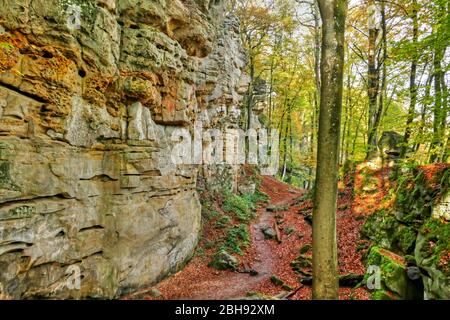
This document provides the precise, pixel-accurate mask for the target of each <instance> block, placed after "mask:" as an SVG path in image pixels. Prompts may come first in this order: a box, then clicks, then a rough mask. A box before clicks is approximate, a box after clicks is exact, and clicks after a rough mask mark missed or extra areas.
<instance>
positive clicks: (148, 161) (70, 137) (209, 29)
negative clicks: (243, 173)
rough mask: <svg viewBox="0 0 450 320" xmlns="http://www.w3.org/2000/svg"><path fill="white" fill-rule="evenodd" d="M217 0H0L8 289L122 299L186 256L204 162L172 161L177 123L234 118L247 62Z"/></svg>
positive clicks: (2, 223)
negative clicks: (76, 281)
mask: <svg viewBox="0 0 450 320" xmlns="http://www.w3.org/2000/svg"><path fill="white" fill-rule="evenodd" d="M77 8H79V9H81V11H80V12H79V16H77V11H76V9H77ZM74 10H75V11H74ZM222 11H223V10H222V4H221V1H217V0H214V1H209V0H195V1H194V0H145V1H138V0H116V1H114V0H96V1H87V0H86V1H84V0H45V1H44V0H16V1H9V0H0V298H4V299H8V298H33V297H45V298H88V297H90V298H114V297H118V296H119V295H120V294H123V293H126V292H129V291H130V290H134V289H136V288H138V287H141V286H146V285H150V284H153V283H155V282H157V281H158V280H160V279H161V278H163V277H164V276H166V275H167V274H169V273H171V272H174V271H175V270H177V269H179V268H180V267H181V266H182V265H183V263H184V262H185V261H186V260H187V259H188V258H189V257H190V255H191V254H192V251H193V249H194V248H195V246H196V244H197V240H198V236H199V232H200V225H201V213H200V212H201V210H200V204H199V200H198V195H197V191H196V183H197V175H198V168H197V167H195V166H191V165H174V164H173V162H172V161H171V158H170V157H171V152H170V150H171V147H172V146H173V144H174V143H175V142H176V141H173V139H172V132H174V130H175V129H177V128H187V129H188V130H190V131H192V130H193V123H194V121H195V120H196V119H198V118H199V117H200V116H201V115H204V114H207V115H208V121H207V125H208V126H209V127H211V126H214V125H216V124H217V123H218V122H220V123H221V124H220V125H219V128H223V127H227V126H228V125H229V124H230V125H231V126H232V127H233V126H236V125H237V120H236V119H237V116H236V110H237V109H238V108H239V104H240V101H241V100H242V94H243V92H244V91H245V89H246V81H245V77H244V76H243V74H242V70H243V68H244V65H245V61H244V60H245V59H244V55H243V54H242V49H241V48H240V43H239V36H238V29H239V28H238V24H237V22H236V21H235V20H234V19H233V18H232V17H226V16H225V15H224V14H222V13H221V12H222ZM78 17H79V18H80V19H79V22H80V24H79V25H77V18H78ZM205 110H207V111H206V113H205ZM74 267H75V268H74ZM76 270H79V271H80V277H81V281H80V285H81V286H80V287H79V288H78V287H76V286H75V287H71V286H70V285H68V279H69V278H70V277H72V276H73V274H74V272H75V271H76Z"/></svg>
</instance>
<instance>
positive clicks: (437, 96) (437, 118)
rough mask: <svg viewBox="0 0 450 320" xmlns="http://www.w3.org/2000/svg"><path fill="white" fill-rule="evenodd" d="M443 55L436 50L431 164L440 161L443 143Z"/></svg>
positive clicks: (438, 49)
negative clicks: (439, 155) (440, 147)
mask: <svg viewBox="0 0 450 320" xmlns="http://www.w3.org/2000/svg"><path fill="white" fill-rule="evenodd" d="M442 58H443V53H441V50H440V48H436V50H435V53H434V62H433V64H434V110H433V111H434V112H433V113H434V120H433V141H432V143H431V145H430V162H436V161H437V160H438V150H437V149H438V148H439V146H441V144H442V141H441V138H442V116H443V114H442V85H441V80H442V77H441V72H442V66H441V60H442Z"/></svg>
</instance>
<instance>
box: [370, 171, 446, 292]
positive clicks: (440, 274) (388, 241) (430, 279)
mask: <svg viewBox="0 0 450 320" xmlns="http://www.w3.org/2000/svg"><path fill="white" fill-rule="evenodd" d="M427 172H428V171H427V170H426V168H424V167H420V166H419V167H417V168H412V169H410V170H408V171H405V172H404V173H403V174H404V175H403V181H402V183H401V184H400V185H399V187H398V188H397V189H396V190H395V201H394V203H393V206H392V207H390V208H388V209H380V210H378V211H376V212H375V213H374V214H373V215H371V216H369V217H368V218H367V220H366V222H365V224H364V226H363V228H362V234H363V236H365V237H366V238H368V239H370V240H371V241H372V242H373V243H374V244H375V245H377V247H376V248H375V249H374V248H372V250H371V252H370V254H369V258H368V259H367V260H368V261H366V264H367V266H368V267H370V266H374V265H375V266H378V267H380V268H381V269H382V273H381V277H382V282H384V283H385V287H384V288H383V290H384V291H383V292H384V293H383V294H381V292H375V295H374V298H383V299H384V298H388V296H391V298H392V297H394V298H395V297H396V298H403V299H408V298H417V296H418V295H417V289H418V288H417V283H418V281H419V282H420V285H421V288H420V290H422V294H421V297H422V298H425V299H445V300H448V299H450V264H449V261H450V224H449V223H448V221H446V213H448V211H447V210H448V206H447V205H448V193H449V190H450V179H449V177H450V166H449V165H441V166H439V167H438V169H437V171H436V172H433V174H431V175H430V174H428V173H427ZM388 197H390V196H389V195H388ZM385 200H389V198H386V199H385ZM389 251H392V252H391V253H389ZM380 252H381V253H382V254H381V255H382V256H385V257H384V258H383V259H384V260H386V257H391V258H392V257H393V256H395V255H399V256H402V257H404V258H405V260H407V262H408V265H406V264H405V265H403V266H402V268H400V267H398V263H397V264H395V267H396V268H395V272H396V273H398V274H400V273H401V274H402V277H406V276H409V278H410V280H414V281H413V284H414V286H415V287H416V288H411V286H408V284H410V283H411V281H407V282H405V281H403V282H397V283H396V285H397V287H398V289H396V290H394V289H393V288H392V287H390V286H389V284H388V283H387V282H389V281H391V280H390V279H388V278H389V272H383V268H384V269H389V268H387V267H389V266H390V265H391V263H388V264H386V265H383V264H380V263H379V261H380V259H378V258H379V257H378V256H379V255H380ZM388 253H389V254H388ZM374 257H378V258H377V259H372V258H374ZM394 260H395V259H394ZM397 260H398V259H397ZM386 261H387V260H386ZM397 262H398V261H397ZM385 267H386V268H385ZM407 267H408V268H407ZM391 269H392V268H391ZM400 270H403V271H402V272H400ZM384 271H386V270H384ZM412 271H413V272H412ZM408 272H409V274H408ZM411 273H412V274H413V275H414V276H417V277H418V279H414V278H413V279H411ZM395 278H396V279H400V276H396V277H395ZM414 286H413V287H414ZM387 291H390V294H388V295H387V296H386V295H385V293H386V292H387ZM388 293H389V292H388ZM407 293H408V294H407ZM409 293H411V294H412V296H411V295H410V294H409Z"/></svg>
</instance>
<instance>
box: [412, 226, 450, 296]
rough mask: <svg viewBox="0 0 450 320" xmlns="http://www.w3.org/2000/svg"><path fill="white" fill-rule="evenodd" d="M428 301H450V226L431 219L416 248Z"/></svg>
mask: <svg viewBox="0 0 450 320" xmlns="http://www.w3.org/2000/svg"><path fill="white" fill-rule="evenodd" d="M415 258H416V261H417V265H418V266H419V267H420V268H421V269H422V270H423V271H424V272H422V278H423V283H424V287H425V297H426V298H427V299H445V300H448V299H450V263H449V261H450V224H448V223H443V222H441V221H439V220H435V219H429V220H428V221H427V222H426V223H425V224H424V225H423V227H422V228H421V229H420V233H419V236H418V237H417V244H416V248H415Z"/></svg>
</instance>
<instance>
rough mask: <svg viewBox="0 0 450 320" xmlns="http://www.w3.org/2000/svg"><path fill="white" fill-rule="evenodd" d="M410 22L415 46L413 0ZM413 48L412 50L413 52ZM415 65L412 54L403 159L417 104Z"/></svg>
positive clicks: (415, 4)
mask: <svg viewBox="0 0 450 320" xmlns="http://www.w3.org/2000/svg"><path fill="white" fill-rule="evenodd" d="M412 20H413V39H412V42H413V44H414V45H416V44H417V40H418V36H419V21H418V19H417V0H413V9H412ZM415 49H416V48H415V46H414V50H415ZM417 63H418V57H417V53H413V58H412V62H411V72H410V76H409V100H410V101H409V110H408V118H407V119H406V130H405V135H404V138H403V146H402V150H401V153H400V157H401V158H404V157H405V155H406V151H407V150H408V142H409V138H410V137H411V125H412V123H413V121H414V118H415V116H416V104H417V86H416V77H417Z"/></svg>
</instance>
